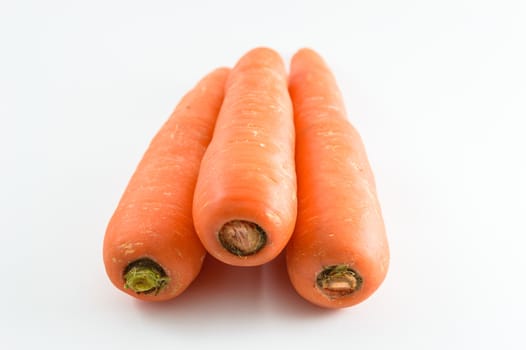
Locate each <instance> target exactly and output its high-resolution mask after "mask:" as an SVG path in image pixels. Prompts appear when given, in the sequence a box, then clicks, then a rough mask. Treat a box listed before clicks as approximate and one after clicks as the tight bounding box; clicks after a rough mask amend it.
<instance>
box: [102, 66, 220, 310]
mask: <svg viewBox="0 0 526 350" xmlns="http://www.w3.org/2000/svg"><path fill="white" fill-rule="evenodd" d="M228 74H229V70H228V69H227V68H221V69H217V70H215V71H213V72H212V73H210V74H209V75H207V76H206V77H205V78H203V79H202V80H201V81H200V82H199V83H198V84H197V85H196V86H195V88H194V89H193V90H191V91H190V92H189V93H188V94H186V95H185V96H184V97H183V99H182V100H181V102H180V103H179V104H178V105H177V107H176V108H175V110H174V112H173V114H172V115H171V117H170V118H169V119H168V120H167V121H166V123H165V124H164V125H163V126H162V127H161V129H160V130H159V132H158V133H157V134H156V135H155V137H154V138H153V140H152V141H151V143H150V145H149V147H148V149H147V151H146V152H145V154H144V156H143V158H142V160H141V161H140V163H139V165H138V166H137V169H136V170H135V173H134V174H133V176H132V178H131V180H130V182H129V184H128V186H127V188H126V190H125V192H124V194H123V196H122V198H121V200H120V202H119V204H118V207H117V209H116V211H115V213H114V214H113V216H112V218H111V220H110V222H109V224H108V227H107V230H106V234H105V237H104V246H103V258H104V264H105V267H106V272H107V274H108V276H109V278H110V280H111V281H112V282H113V284H114V285H115V286H116V287H117V288H119V289H121V290H122V291H124V292H126V293H128V294H130V295H132V296H134V297H137V298H139V299H142V300H151V301H161V300H167V299H171V298H173V297H175V296H177V295H179V294H180V293H182V292H183V291H184V290H185V289H186V288H187V287H188V286H189V285H190V283H191V282H192V281H193V280H194V278H195V277H196V276H197V274H198V273H199V271H200V269H201V266H202V262H203V259H204V257H205V249H204V247H203V246H202V244H201V242H200V241H199V238H198V237H197V235H196V233H195V230H194V227H193V222H192V212H191V209H192V198H193V192H194V189H195V183H196V181H197V175H198V171H199V165H200V162H201V159H202V156H203V154H204V152H205V149H206V147H207V146H208V144H209V142H210V139H211V138H212V134H213V130H214V123H215V120H216V117H217V114H218V113H219V109H220V107H221V103H222V101H223V96H224V85H225V81H226V78H227V76H228Z"/></svg>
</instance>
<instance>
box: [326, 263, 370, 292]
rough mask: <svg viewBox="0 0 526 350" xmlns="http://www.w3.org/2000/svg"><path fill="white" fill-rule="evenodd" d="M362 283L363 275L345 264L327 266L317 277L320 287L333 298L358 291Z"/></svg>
mask: <svg viewBox="0 0 526 350" xmlns="http://www.w3.org/2000/svg"><path fill="white" fill-rule="evenodd" d="M362 283H363V279H362V277H361V276H360V275H359V274H358V273H357V272H356V271H354V270H353V269H351V268H350V267H349V266H348V265H345V264H340V265H330V266H325V267H324V268H323V270H322V271H321V272H320V273H319V274H318V276H317V277H316V285H317V286H318V288H319V289H320V290H321V292H322V293H323V294H325V295H326V296H328V297H329V298H331V299H336V298H341V297H344V296H346V295H349V294H351V293H353V292H355V291H357V290H358V289H360V287H361V286H362Z"/></svg>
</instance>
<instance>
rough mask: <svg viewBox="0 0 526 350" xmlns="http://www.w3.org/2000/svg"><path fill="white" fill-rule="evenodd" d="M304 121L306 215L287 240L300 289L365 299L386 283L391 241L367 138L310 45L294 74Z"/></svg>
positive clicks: (299, 120) (301, 157)
mask: <svg viewBox="0 0 526 350" xmlns="http://www.w3.org/2000/svg"><path fill="white" fill-rule="evenodd" d="M289 91H290V95H291V98H292V102H293V106H294V122H295V127H296V171H297V176H298V218H297V223H296V228H295V231H294V234H293V235H292V238H291V240H290V243H289V245H288V247H287V251H286V258H287V269H288V273H289V277H290V279H291V282H292V284H293V285H294V287H295V289H296V291H297V292H298V293H299V294H300V295H301V296H303V297H304V298H305V299H306V300H308V301H310V302H312V303H314V304H316V305H319V306H322V307H327V308H341V307H347V306H351V305H354V304H357V303H359V302H361V301H363V300H364V299H366V298H367V297H369V296H370V295H371V294H372V293H373V292H374V291H375V290H376V289H377V288H378V287H379V285H380V284H381V283H382V281H383V280H384V277H385V275H386V272H387V268H388V264H389V248H388V244H387V239H386V235H385V229H384V223H383V219H382V214H381V211H380V205H379V203H378V200H377V193H376V185H375V180H374V178H373V173H372V171H371V168H370V165H369V162H368V159H367V155H366V152H365V148H364V145H363V143H362V140H361V138H360V135H359V134H358V132H357V131H356V130H355V129H354V128H353V127H352V125H351V124H350V123H349V122H348V120H347V117H346V112H345V108H344V105H343V101H342V97H341V94H340V91H339V89H338V86H337V85H336V81H335V79H334V77H333V75H332V73H331V71H330V70H329V68H328V67H327V66H326V64H325V63H324V61H323V60H322V58H321V57H319V56H318V55H317V54H316V53H315V52H314V51H312V50H309V49H302V50H300V51H299V52H298V53H296V55H294V57H293V59H292V63H291V72H290V77H289Z"/></svg>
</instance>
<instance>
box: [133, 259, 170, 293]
mask: <svg viewBox="0 0 526 350" xmlns="http://www.w3.org/2000/svg"><path fill="white" fill-rule="evenodd" d="M123 277H124V288H128V289H131V290H133V291H134V292H135V293H137V294H154V295H157V294H159V292H160V291H161V290H162V289H163V288H164V287H166V286H167V285H168V282H169V281H170V279H169V278H168V276H167V275H166V272H165V271H164V269H163V268H162V267H161V266H160V265H159V264H158V263H156V262H155V261H153V260H152V259H150V258H142V259H139V260H135V261H132V262H131V263H129V264H128V266H126V269H124V273H123Z"/></svg>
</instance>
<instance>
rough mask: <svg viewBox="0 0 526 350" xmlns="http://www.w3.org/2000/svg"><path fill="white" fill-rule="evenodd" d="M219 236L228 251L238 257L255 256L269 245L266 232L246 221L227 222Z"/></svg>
mask: <svg viewBox="0 0 526 350" xmlns="http://www.w3.org/2000/svg"><path fill="white" fill-rule="evenodd" d="M217 236H218V238H219V242H220V243H221V245H222V246H223V247H224V248H225V249H226V250H228V251H229V252H230V253H232V254H235V255H238V256H247V255H252V254H255V253H257V252H258V251H260V250H261V248H263V247H264V246H265V244H266V243H267V234H266V232H265V230H263V229H262V228H261V227H260V226H259V225H257V224H255V223H253V222H250V221H245V220H232V221H229V222H227V223H226V224H224V225H223V227H221V229H220V230H219V232H218V234H217Z"/></svg>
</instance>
